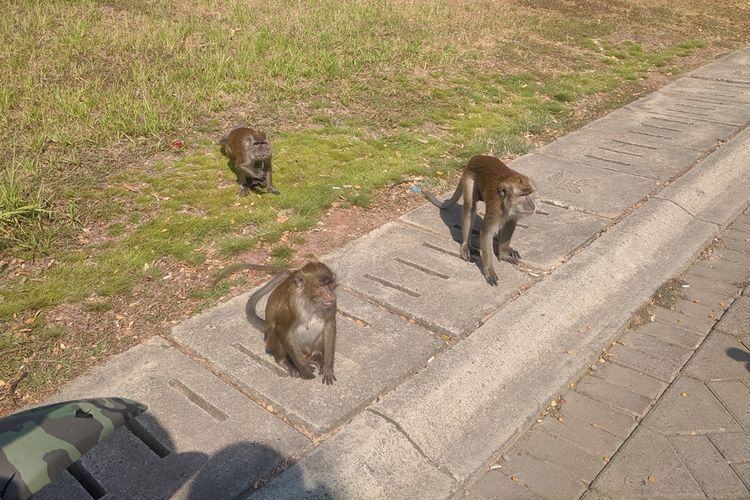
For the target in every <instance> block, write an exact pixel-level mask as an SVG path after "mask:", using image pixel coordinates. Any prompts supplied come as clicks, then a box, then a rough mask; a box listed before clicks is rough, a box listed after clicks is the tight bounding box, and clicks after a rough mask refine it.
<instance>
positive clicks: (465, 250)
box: [460, 243, 471, 262]
mask: <svg viewBox="0 0 750 500" xmlns="http://www.w3.org/2000/svg"><path fill="white" fill-rule="evenodd" d="M460 253H461V258H462V259H464V260H466V261H468V262H471V248H470V247H469V244H468V243H463V244H461V252H460Z"/></svg>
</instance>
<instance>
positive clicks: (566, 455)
mask: <svg viewBox="0 0 750 500" xmlns="http://www.w3.org/2000/svg"><path fill="white" fill-rule="evenodd" d="M668 285H669V286H665V287H663V288H662V289H660V291H659V292H658V295H657V297H656V299H655V301H656V304H657V305H653V306H651V307H648V308H646V309H644V310H642V311H641V312H640V313H639V314H638V315H637V316H636V318H635V321H634V325H633V326H631V327H630V328H628V329H627V330H626V331H624V332H623V334H622V335H620V336H619V337H618V338H617V339H616V340H614V341H612V343H611V344H610V346H609V347H608V348H606V349H605V350H604V351H603V353H602V355H601V356H600V357H599V359H598V360H597V362H596V363H594V364H593V365H592V366H591V367H590V368H589V369H588V371H587V373H586V374H585V375H584V376H582V377H581V378H580V379H578V380H576V381H572V382H571V383H570V384H569V387H568V390H567V391H566V392H564V393H563V394H562V395H561V396H560V397H558V398H557V399H556V400H554V406H549V407H548V408H547V409H546V410H545V411H544V412H543V415H542V416H540V417H539V418H538V419H537V420H536V422H535V423H534V425H533V426H532V427H531V429H530V430H529V431H528V432H526V433H525V434H524V435H523V436H522V437H520V438H519V439H518V441H517V442H516V444H515V445H514V446H513V447H512V448H511V449H510V450H509V451H507V452H505V453H503V454H502V456H501V457H500V459H499V460H498V461H497V462H496V463H495V464H493V465H491V466H490V467H489V470H488V471H487V472H485V473H484V474H482V475H481V476H480V477H479V479H478V480H476V481H475V482H474V483H473V484H472V485H471V486H470V487H468V488H466V489H465V490H464V496H466V497H470V498H580V497H581V496H583V498H585V499H604V498H750V489H749V488H750V211H745V213H744V214H743V215H741V216H740V217H739V218H738V219H737V220H735V221H734V222H733V223H732V224H731V225H730V226H729V228H728V229H727V230H725V231H723V232H722V233H721V234H720V235H719V237H718V238H717V239H716V241H715V242H714V243H712V245H711V247H710V249H709V251H708V252H707V253H706V255H704V256H703V257H702V258H701V259H699V260H698V261H697V262H695V263H694V264H693V265H692V266H690V268H689V269H688V270H687V271H686V272H685V273H684V274H683V275H682V276H680V277H679V278H678V279H676V280H673V281H670V282H668ZM457 498H461V495H457Z"/></svg>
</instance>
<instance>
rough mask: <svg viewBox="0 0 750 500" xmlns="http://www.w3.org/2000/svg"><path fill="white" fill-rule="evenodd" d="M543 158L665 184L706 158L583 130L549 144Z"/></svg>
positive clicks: (620, 135) (626, 136) (542, 151)
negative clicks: (680, 171) (700, 159)
mask: <svg viewBox="0 0 750 500" xmlns="http://www.w3.org/2000/svg"><path fill="white" fill-rule="evenodd" d="M539 154H542V155H546V156H549V157H554V158H561V159H563V160H567V161H569V162H571V163H574V164H575V163H581V164H585V165H589V166H592V167H597V168H601V169H603V170H611V171H615V172H621V173H625V174H632V175H638V176H640V177H647V178H649V179H657V180H665V179H668V178H670V177H671V176H673V175H674V174H675V173H677V172H678V171H679V170H680V169H682V168H684V167H687V166H689V165H691V164H692V163H694V162H695V161H696V160H698V158H700V157H701V156H702V155H703V152H702V151H699V150H696V149H688V148H680V147H675V146H666V145H663V144H654V143H651V144H648V143H647V142H646V141H643V140H642V139H641V137H636V136H635V134H632V133H630V134H627V133H616V134H615V133H613V131H612V130H602V129H596V128H583V129H581V130H579V131H576V132H573V133H571V134H569V135H568V136H566V137H565V138H564V139H561V140H559V141H555V142H553V143H550V144H548V145H547V146H545V147H543V148H542V149H540V150H539Z"/></svg>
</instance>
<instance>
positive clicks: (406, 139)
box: [0, 0, 750, 386]
mask: <svg viewBox="0 0 750 500" xmlns="http://www.w3.org/2000/svg"><path fill="white" fill-rule="evenodd" d="M593 6H595V8H594V7H593ZM3 7H4V9H5V10H4V12H5V13H6V15H4V16H2V18H1V19H0V58H1V59H2V60H3V61H4V64H3V65H1V66H0V82H1V83H0V154H2V158H3V160H0V252H1V254H0V255H2V257H0V276H2V284H1V285H0V325H2V326H3V327H4V328H5V329H6V330H7V333H5V334H3V335H2V336H0V350H2V351H4V352H11V351H10V349H12V355H9V356H0V380H5V381H7V380H9V379H11V378H12V377H13V376H14V374H16V373H17V370H18V367H19V366H20V365H21V364H23V359H24V358H27V359H28V358H29V357H30V356H31V354H30V353H32V352H36V351H39V352H42V353H44V352H47V353H51V352H52V351H51V350H52V349H54V348H55V347H54V346H55V345H56V344H55V342H52V341H51V340H50V338H51V337H55V336H56V335H64V336H66V337H70V338H71V340H69V343H72V344H73V345H74V346H75V347H79V348H80V352H79V354H78V355H77V356H73V355H72V354H70V353H71V352H73V351H72V350H70V349H69V350H67V351H65V352H62V351H60V352H58V353H57V354H55V355H54V356H57V357H61V358H60V359H62V357H65V359H67V360H68V361H65V363H67V364H65V366H66V368H65V369H64V370H63V371H64V374H63V375H65V374H68V375H69V374H72V373H75V371H76V369H77V368H76V366H77V365H76V363H77V362H79V361H80V360H81V359H82V358H84V357H86V356H85V355H88V354H91V353H94V354H91V355H92V356H99V355H100V354H102V353H106V352H109V350H111V349H117V348H118V346H121V345H124V344H127V342H128V341H127V340H123V339H121V338H120V337H119V336H118V337H117V338H110V337H108V336H107V335H111V334H112V333H111V332H112V330H107V332H109V334H107V335H104V334H102V335H103V336H100V338H99V339H97V340H96V342H94V340H93V339H92V338H90V337H87V336H86V335H82V334H80V332H79V330H81V329H82V328H83V327H82V326H81V327H75V326H74V327H69V329H70V332H68V333H59V334H54V335H51V336H50V335H42V334H41V333H40V332H39V331H37V329H34V328H31V330H32V331H27V330H29V329H30V328H29V327H28V325H27V324H26V323H25V321H28V320H29V319H30V318H33V319H34V321H35V322H37V321H39V322H41V321H44V320H45V317H46V316H49V315H50V314H51V313H52V312H55V313H58V312H59V311H60V308H65V307H72V308H73V311H74V314H80V315H84V316H85V317H87V318H88V317H93V318H98V319H101V318H109V319H112V318H116V316H117V315H118V314H120V315H121V313H122V310H123V308H127V307H128V304H130V303H137V302H138V301H139V300H141V297H142V295H143V294H144V293H146V292H145V291H144V290H145V289H146V288H148V285H149V284H150V283H168V282H169V280H173V279H174V276H173V274H174V270H175V269H177V270H180V271H184V273H183V274H189V273H190V272H198V270H200V269H201V268H202V267H203V266H206V265H213V264H214V263H215V261H217V260H218V261H224V260H231V259H232V258H234V257H240V256H242V255H243V254H246V253H249V252H252V251H253V250H254V249H257V248H258V247H259V246H264V247H266V248H268V249H269V250H268V251H269V252H270V255H269V258H270V259H271V261H272V262H273V263H275V264H278V265H289V264H290V262H291V261H292V260H293V257H294V251H295V250H294V249H295V246H296V245H298V244H302V243H303V242H304V240H303V238H302V236H300V234H301V233H302V232H304V231H306V230H309V229H311V228H313V227H315V226H316V224H317V223H318V222H319V221H320V219H321V216H322V215H323V214H324V213H325V212H326V210H328V208H330V207H331V206H332V205H333V204H336V205H339V206H344V207H345V206H349V205H358V206H363V207H368V206H370V204H372V202H373V200H374V199H375V197H376V193H377V192H378V191H379V190H382V189H383V188H386V187H388V186H391V185H393V184H395V183H399V182H400V181H402V180H403V179H404V178H409V177H412V176H421V177H424V178H426V179H427V182H436V181H438V179H439V178H440V176H441V175H442V174H443V173H444V172H450V171H453V170H455V169H457V168H459V167H460V165H461V164H462V162H463V161H465V160H466V159H467V158H468V157H469V156H471V155H472V154H475V153H479V152H490V153H494V154H497V155H499V156H503V157H513V156H517V155H521V154H524V153H526V152H528V151H530V150H532V149H533V148H534V147H536V145H538V143H539V142H541V141H543V140H546V139H548V138H549V137H553V136H554V135H556V134H559V133H562V132H563V131H565V130H569V129H570V128H572V127H574V126H576V125H577V124H578V123H579V121H580V120H582V119H589V118H591V117H593V116H595V113H596V112H599V111H601V110H604V109H607V107H608V106H609V107H611V106H613V105H618V104H620V103H621V102H622V100H623V97H622V96H621V95H620V94H621V93H623V92H627V91H628V89H639V88H640V87H639V85H641V83H642V82H646V81H647V80H648V79H649V78H651V77H653V76H654V75H670V74H674V73H677V72H679V71H680V67H681V64H682V61H683V60H684V58H686V57H691V56H692V57H698V58H700V57H703V58H704V59H705V58H707V57H709V56H710V55H711V54H715V53H719V52H726V51H728V50H729V49H731V48H735V47H738V46H740V45H741V44H743V43H746V42H747V40H748V39H750V16H737V12H738V11H739V10H741V9H744V8H745V6H744V3H743V2H741V1H739V0H737V1H729V2H712V1H708V0H696V1H690V2H688V1H687V0H682V1H675V2H670V3H668V4H664V3H663V2H656V1H648V0H624V1H622V2H608V3H602V2H597V3H595V4H591V6H589V7H591V8H581V7H580V6H578V7H577V6H575V5H573V3H572V2H559V1H551V0H550V1H541V2H533V3H530V4H527V3H519V2H488V1H479V2H469V1H465V2H452V1H448V0H443V1H435V2H403V1H399V0H392V1H386V0H367V1H362V2H341V1H333V0H323V1H315V2H313V1H302V2H280V1H278V0H271V1H266V2H251V4H250V5H248V3H247V2H244V1H242V2H241V1H239V0H225V1H223V2H213V1H210V0H202V1H200V2H185V1H184V0H172V1H164V2H145V1H142V0H124V1H121V2H116V3H104V2H95V1H93V0H80V1H77V2H67V1H62V0H57V1H50V2H30V1H26V0H25V1H19V2H3ZM701 54H703V55H701ZM591 103H593V104H591ZM584 106H585V107H586V108H587V111H586V112H585V113H581V111H580V110H581V108H582V107H584ZM236 123H251V124H254V125H257V126H260V127H262V128H264V129H266V130H267V131H268V132H269V133H270V136H271V139H272V141H273V147H274V165H275V172H274V180H275V184H277V187H278V188H279V189H280V190H281V191H282V194H281V196H258V195H255V194H252V195H249V196H246V197H238V196H237V185H236V183H235V182H234V177H233V175H232V174H231V172H230V171H229V169H228V168H227V165H226V160H225V159H223V158H222V157H221V156H220V155H219V153H218V148H217V146H216V144H215V140H216V138H218V137H219V136H220V135H221V133H222V132H223V131H225V130H226V129H227V128H229V127H230V126H232V125H234V124H236ZM165 263H168V264H169V265H165ZM4 267H7V269H8V270H6V271H3V268H4ZM197 279H198V278H196V280H197ZM195 286H196V284H195V283H193V285H192V288H190V287H189V289H188V290H180V291H179V293H180V294H184V295H185V296H188V297H192V298H195V299H196V300H201V301H202V302H201V303H200V305H198V306H196V308H201V307H205V306H206V304H208V303H209V302H210V300H215V298H216V296H217V295H218V292H216V291H209V292H201V291H199V290H198V291H196V290H195ZM224 286H228V285H222V287H224ZM227 289H228V288H221V289H220V290H219V292H221V291H223V292H226V291H227ZM170 290H172V289H170ZM164 293H165V294H166V292H164ZM170 293H172V292H170ZM149 300H152V301H154V302H157V303H160V302H164V301H171V300H172V299H171V298H169V297H167V296H166V295H159V293H158V292H154V295H152V296H149ZM207 301H208V302H207ZM66 311H67V309H66ZM54 317H60V318H62V317H63V315H62V314H58V315H56V316H54ZM59 321H62V320H59ZM113 321H119V320H116V319H115V320H113ZM47 323H49V324H50V327H53V326H55V325H54V323H55V320H54V319H51V317H50V318H48V320H47ZM69 323H70V322H69ZM118 324H119V323H118ZM52 331H53V332H55V331H57V330H52ZM77 335H78V336H81V335H82V336H81V338H82V339H83V340H80V341H76V340H75V339H76V338H78V337H77ZM118 335H119V334H118ZM58 348H59V346H58ZM54 356H53V357H54ZM27 364H28V363H27ZM47 365H49V363H46V362H45V363H42V364H36V365H34V364H33V363H32V365H29V366H32V368H33V367H36V368H38V369H39V370H40V372H39V373H40V375H39V376H37V377H30V378H29V382H27V381H24V384H27V383H28V384H31V383H32V382H31V380H39V384H40V386H42V385H44V384H43V382H44V381H45V380H47V379H48V378H49V377H51V376H53V375H51V373H52V372H50V371H49V370H50V367H49V366H47ZM54 366H57V365H56V364H55V365H54ZM53 372H54V370H53ZM63 375H60V376H61V377H62V376H63ZM65 376H67V375H65Z"/></svg>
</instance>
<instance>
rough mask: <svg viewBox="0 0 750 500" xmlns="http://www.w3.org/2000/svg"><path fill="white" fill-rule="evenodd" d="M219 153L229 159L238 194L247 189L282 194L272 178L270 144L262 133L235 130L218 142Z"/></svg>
mask: <svg viewBox="0 0 750 500" xmlns="http://www.w3.org/2000/svg"><path fill="white" fill-rule="evenodd" d="M219 145H220V146H221V154H223V155H224V156H226V157H227V158H228V159H229V167H230V168H231V169H232V171H233V172H234V173H235V174H236V175H237V182H238V183H239V184H240V193H239V194H240V195H241V196H242V195H245V194H247V192H248V191H249V190H251V189H252V190H254V191H257V190H259V189H260V188H263V187H265V188H266V191H268V192H269V193H273V194H281V193H280V192H279V191H278V190H277V189H276V188H275V187H274V186H273V179H272V164H271V163H272V157H273V154H272V151H271V143H270V142H269V141H268V139H267V137H266V133H265V132H263V131H262V130H255V129H252V128H248V127H237V128H235V129H233V130H231V131H230V132H229V133H228V134H227V135H225V136H224V137H222V138H221V139H220V140H219Z"/></svg>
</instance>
